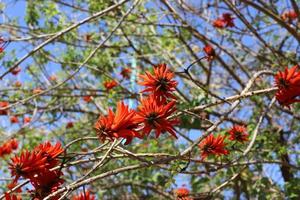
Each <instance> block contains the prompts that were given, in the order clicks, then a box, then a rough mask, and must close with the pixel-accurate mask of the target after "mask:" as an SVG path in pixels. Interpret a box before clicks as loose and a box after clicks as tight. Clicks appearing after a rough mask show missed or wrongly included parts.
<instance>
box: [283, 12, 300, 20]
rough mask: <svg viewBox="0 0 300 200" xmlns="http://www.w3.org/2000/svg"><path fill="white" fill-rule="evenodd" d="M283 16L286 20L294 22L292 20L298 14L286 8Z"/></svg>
mask: <svg viewBox="0 0 300 200" xmlns="http://www.w3.org/2000/svg"><path fill="white" fill-rule="evenodd" d="M281 18H282V19H283V20H284V21H288V22H289V23H292V21H294V20H295V19H297V18H298V15H297V13H296V12H295V11H294V10H286V11H284V12H283V13H282V15H281Z"/></svg>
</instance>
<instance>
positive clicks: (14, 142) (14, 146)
mask: <svg viewBox="0 0 300 200" xmlns="http://www.w3.org/2000/svg"><path fill="white" fill-rule="evenodd" d="M9 143H10V146H11V148H12V149H13V150H16V149H17V148H18V146H19V143H18V141H17V140H16V139H11V140H10V141H9Z"/></svg>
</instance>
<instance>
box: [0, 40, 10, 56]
mask: <svg viewBox="0 0 300 200" xmlns="http://www.w3.org/2000/svg"><path fill="white" fill-rule="evenodd" d="M8 43H9V42H8V41H5V40H4V39H3V38H2V37H0V53H2V52H3V51H4V49H5V47H6V46H7V45H8Z"/></svg>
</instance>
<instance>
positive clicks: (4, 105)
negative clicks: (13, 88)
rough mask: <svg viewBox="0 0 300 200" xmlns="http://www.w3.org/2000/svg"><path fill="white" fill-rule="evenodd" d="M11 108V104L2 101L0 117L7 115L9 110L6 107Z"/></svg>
mask: <svg viewBox="0 0 300 200" xmlns="http://www.w3.org/2000/svg"><path fill="white" fill-rule="evenodd" d="M8 106H9V103H8V102H7V101H0V115H7V114H8V109H6V107H8Z"/></svg>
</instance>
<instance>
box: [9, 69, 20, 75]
mask: <svg viewBox="0 0 300 200" xmlns="http://www.w3.org/2000/svg"><path fill="white" fill-rule="evenodd" d="M10 72H11V74H12V75H15V76H17V75H18V74H19V73H20V72H21V68H20V67H16V68H13V69H12V70H11V71H10Z"/></svg>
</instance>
